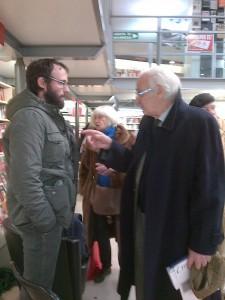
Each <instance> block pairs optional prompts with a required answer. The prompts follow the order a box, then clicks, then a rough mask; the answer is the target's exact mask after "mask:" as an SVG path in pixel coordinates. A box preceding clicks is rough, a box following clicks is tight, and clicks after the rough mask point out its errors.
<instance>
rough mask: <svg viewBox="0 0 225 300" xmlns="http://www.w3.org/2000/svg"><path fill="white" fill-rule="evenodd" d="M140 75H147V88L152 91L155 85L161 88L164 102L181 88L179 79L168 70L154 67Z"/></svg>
mask: <svg viewBox="0 0 225 300" xmlns="http://www.w3.org/2000/svg"><path fill="white" fill-rule="evenodd" d="M142 75H144V76H145V75H147V76H148V78H149V87H150V88H152V89H154V88H156V87H157V85H160V86H162V87H163V89H164V92H165V95H164V100H169V99H171V98H172V97H174V96H175V95H176V94H177V92H178V91H179V89H180V88H181V82H180V79H179V77H178V76H177V75H176V74H175V73H174V72H173V71H171V70H170V69H168V68H163V67H161V66H156V67H153V68H151V69H150V70H148V71H145V72H144V73H142V74H141V76H142Z"/></svg>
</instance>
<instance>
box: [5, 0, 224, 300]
mask: <svg viewBox="0 0 225 300" xmlns="http://www.w3.org/2000/svg"><path fill="white" fill-rule="evenodd" d="M224 20H225V2H224V1H221V0H210V1H206V0H173V1H172V2H171V1H168V0H162V1H160V2H158V3H157V2H156V1H154V0H123V1H121V0H76V1H74V0H67V1H60V0H45V1H44V2H43V1H30V0H23V1H18V0H8V1H0V140H1V138H2V134H3V133H4V130H5V127H6V126H7V122H8V120H6V118H5V114H4V112H5V106H6V104H7V102H8V100H9V99H10V98H11V97H12V96H13V95H15V94H17V93H19V92H20V91H22V90H23V89H24V88H25V72H26V67H27V65H28V64H29V63H30V62H32V61H33V60H36V59H39V58H43V57H54V58H57V59H58V60H60V61H62V62H63V63H65V64H66V65H67V66H68V68H69V70H70V72H69V82H68V83H69V87H70V94H68V99H67V100H66V101H65V107H64V108H63V110H62V113H63V115H64V116H65V118H66V119H67V120H69V121H70V122H71V124H72V125H74V126H75V131H76V135H77V138H79V135H80V131H81V130H82V128H84V127H85V125H86V124H87V123H88V122H89V120H90V116H91V114H92V111H93V110H94V109H95V108H96V107H97V106H99V105H112V106H113V107H114V108H115V109H116V110H117V111H118V112H119V114H120V117H121V122H122V123H123V124H124V125H125V126H126V128H127V129H128V130H132V131H134V132H135V133H137V132H138V126H139V123H140V120H141V118H142V115H143V113H142V111H141V110H140V108H139V107H137V105H136V104H135V101H134V100H135V85H136V81H137V78H138V76H139V75H140V73H141V72H142V71H144V70H147V69H148V68H149V67H152V66H154V65H163V66H164V67H165V68H170V69H172V70H173V71H174V72H175V73H176V74H177V75H178V76H179V77H180V79H181V83H182V91H181V92H182V96H183V99H184V101H185V102H187V103H189V102H190V101H191V99H192V98H193V97H194V96H195V95H197V94H199V93H202V92H208V93H211V94H212V95H213V96H214V97H215V99H216V109H217V113H218V115H219V116H220V117H222V118H225V88H224V86H225V80H224V79H225V69H224V66H225V55H224V49H225V25H224ZM0 158H1V155H0ZM0 163H2V160H0ZM0 169H1V168H0ZM3 171H4V170H3ZM0 175H1V177H0V180H1V182H0V186H2V192H1V193H0V194H3V198H4V197H5V196H4V195H5V194H4V193H5V186H4V184H5V182H4V176H5V174H4V172H2V171H1V174H0ZM0 201H1V199H0ZM78 203H80V202H78ZM79 209H81V208H80V207H78V210H79ZM113 245H114V244H113ZM114 248H115V256H116V255H117V254H116V251H117V250H116V246H115V247H114ZM0 250H1V247H0ZM0 253H1V252H0ZM118 270H119V267H118V264H117V262H115V271H114V272H113V274H114V275H113V274H112V276H114V277H113V278H114V279H115V280H114V281H110V280H108V281H106V283H105V285H102V288H105V290H107V289H109V290H110V289H111V290H112V291H113V292H112V293H115V289H116V281H117V276H118ZM111 279H112V277H111ZM112 282H113V286H112ZM108 284H110V287H109V285H108ZM94 288H95V287H94V285H93V284H92V283H87V291H86V294H84V298H83V299H84V300H85V299H87V300H88V299H99V300H103V299H104V300H106V299H109V300H115V299H117V298H116V297H117V295H115V294H112V295H114V296H112V297H114V298H106V297H105V298H101V297H104V296H102V295H100V294H98V293H99V291H100V290H101V289H99V291H97V290H96V294H95V292H94V293H93V291H95V290H94ZM16 293H17V294H18V291H16ZM108 294H109V295H110V292H109V293H108ZM90 295H91V296H90ZM11 297H14V296H11ZM8 299H9V300H11V299H13V298H10V296H9V298H8ZM15 299H16V298H14V300H15ZM118 299H119V298H118Z"/></svg>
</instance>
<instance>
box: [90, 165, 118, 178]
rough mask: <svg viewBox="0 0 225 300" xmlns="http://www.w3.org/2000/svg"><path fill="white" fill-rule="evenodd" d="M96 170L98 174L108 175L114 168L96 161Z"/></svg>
mask: <svg viewBox="0 0 225 300" xmlns="http://www.w3.org/2000/svg"><path fill="white" fill-rule="evenodd" d="M95 165H96V170H97V172H98V174H100V175H103V176H110V175H111V174H112V173H113V172H115V170H113V169H111V168H107V167H106V166H105V165H103V164H100V163H96V164H95Z"/></svg>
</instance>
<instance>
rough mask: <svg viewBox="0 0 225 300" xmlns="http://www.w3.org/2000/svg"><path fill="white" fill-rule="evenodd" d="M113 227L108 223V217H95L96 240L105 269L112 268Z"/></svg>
mask: <svg viewBox="0 0 225 300" xmlns="http://www.w3.org/2000/svg"><path fill="white" fill-rule="evenodd" d="M111 227H112V225H110V224H108V222H107V216H101V215H95V230H96V238H97V241H98V245H99V254H100V259H101V263H102V267H103V268H110V267H111V245H110V237H111Z"/></svg>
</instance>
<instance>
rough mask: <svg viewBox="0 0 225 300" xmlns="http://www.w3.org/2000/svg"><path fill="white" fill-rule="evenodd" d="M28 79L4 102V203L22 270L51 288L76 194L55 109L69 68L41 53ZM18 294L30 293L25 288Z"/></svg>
mask: <svg viewBox="0 0 225 300" xmlns="http://www.w3.org/2000/svg"><path fill="white" fill-rule="evenodd" d="M26 82H27V88H26V89H25V90H24V91H23V92H21V93H20V94H18V95H16V96H15V97H14V98H12V99H11V100H10V101H9V103H8V104H7V107H6V117H7V118H8V119H9V120H10V123H9V126H8V127H7V129H6V131H5V134H4V138H3V149H4V154H5V160H6V168H7V172H8V173H7V183H8V188H7V206H8V212H9V218H10V220H11V222H12V224H13V225H14V226H15V227H16V228H17V229H18V230H19V232H20V234H21V237H22V240H23V251H24V270H23V276H24V277H25V278H26V279H28V280H30V281H32V282H34V283H36V284H39V285H41V286H43V287H45V288H47V289H51V287H52V284H53V279H54V273H55V267H56V262H57V256H58V252H59V246H60V241H61V234H62V229H63V228H68V227H69V226H70V223H71V220H72V216H73V212H74V206H75V195H76V184H75V183H76V176H77V159H78V156H77V154H76V141H75V137H74V134H73V130H72V128H71V127H70V125H69V124H67V122H66V121H65V119H64V118H63V116H62V115H61V114H60V111H59V110H60V109H61V108H63V106H64V100H65V94H66V93H67V92H68V91H69V88H68V84H67V82H68V68H67V67H66V66H65V65H64V64H62V63H61V62H58V61H57V60H55V59H39V60H36V61H33V62H32V63H31V64H30V65H29V66H28V68H27V72H26ZM20 297H21V299H23V300H26V299H30V298H29V297H28V296H27V295H26V293H25V291H24V290H23V289H21V296H20Z"/></svg>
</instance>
